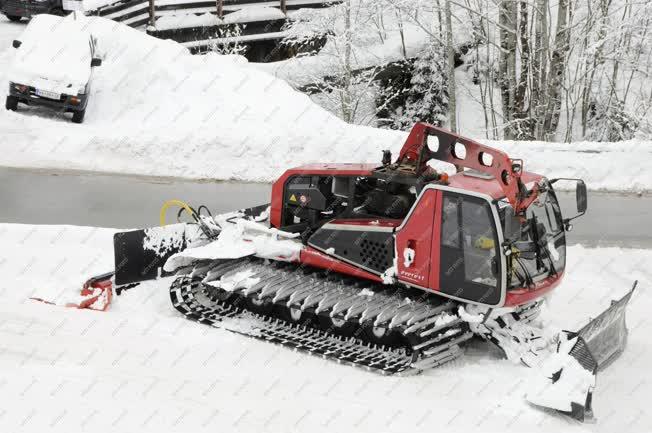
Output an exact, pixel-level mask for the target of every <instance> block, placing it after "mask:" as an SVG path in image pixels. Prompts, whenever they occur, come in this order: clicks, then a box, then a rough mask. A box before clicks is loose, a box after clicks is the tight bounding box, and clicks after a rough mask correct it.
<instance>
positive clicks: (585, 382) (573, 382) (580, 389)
mask: <svg viewBox="0 0 652 433" xmlns="http://www.w3.org/2000/svg"><path fill="white" fill-rule="evenodd" d="M576 342H577V338H572V339H570V340H564V341H562V342H561V343H560V346H559V351H558V352H557V353H554V354H552V355H551V356H550V357H549V358H548V359H546V360H545V361H544V362H543V364H542V365H541V366H540V367H539V368H540V374H539V375H537V376H535V377H533V378H532V379H531V380H530V383H529V386H530V391H529V392H528V393H527V395H526V398H527V400H528V401H529V402H530V403H533V404H536V405H539V406H544V407H550V408H554V409H557V410H563V411H567V412H570V411H571V409H572V406H571V402H574V403H578V404H581V405H583V404H584V403H585V401H586V397H587V394H588V392H589V391H591V390H593V388H594V387H595V376H594V375H593V373H592V372H590V371H588V370H586V369H585V368H584V367H582V366H581V365H580V363H579V362H578V361H577V360H576V359H575V358H573V357H572V356H570V355H569V352H570V351H571V349H572V348H573V345H574V344H575V343H576ZM560 369H561V375H560V377H559V380H557V381H556V382H555V383H554V384H553V383H552V382H551V380H550V378H551V377H553V374H555V373H557V372H558V371H559V370H560Z"/></svg>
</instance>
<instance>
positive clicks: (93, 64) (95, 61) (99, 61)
mask: <svg viewBox="0 0 652 433" xmlns="http://www.w3.org/2000/svg"><path fill="white" fill-rule="evenodd" d="M96 66H102V59H98V58H97V57H94V58H93V59H92V60H91V68H94V67H96Z"/></svg>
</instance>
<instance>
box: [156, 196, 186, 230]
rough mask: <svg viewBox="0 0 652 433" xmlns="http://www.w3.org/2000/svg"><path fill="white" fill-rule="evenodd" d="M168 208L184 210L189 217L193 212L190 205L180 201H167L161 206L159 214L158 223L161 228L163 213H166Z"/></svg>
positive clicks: (163, 219)
mask: <svg viewBox="0 0 652 433" xmlns="http://www.w3.org/2000/svg"><path fill="white" fill-rule="evenodd" d="M170 206H179V207H182V208H184V209H185V210H186V211H187V212H188V213H189V214H190V215H194V214H195V212H194V211H193V210H192V208H191V207H190V205H188V203H186V202H185V201H181V200H174V199H173V200H167V201H166V202H165V203H163V206H161V212H160V214H159V222H160V223H161V225H162V226H164V225H165V213H166V212H167V210H168V208H169V207H170Z"/></svg>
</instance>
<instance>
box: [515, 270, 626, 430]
mask: <svg viewBox="0 0 652 433" xmlns="http://www.w3.org/2000/svg"><path fill="white" fill-rule="evenodd" d="M636 285H637V282H634V285H633V287H632V289H631V290H630V291H629V292H628V293H627V294H626V295H625V296H623V297H622V298H620V299H619V300H617V301H612V302H611V306H610V307H609V308H607V309H606V310H605V311H603V312H602V313H601V314H600V315H599V316H598V317H596V318H595V319H593V320H591V321H589V323H587V324H586V325H585V326H584V327H583V328H582V329H580V330H579V331H577V332H569V331H565V332H564V334H562V335H561V336H560V341H559V343H558V346H557V353H555V354H553V355H552V356H551V357H550V358H549V359H547V360H546V361H545V362H544V364H543V365H542V366H541V367H542V373H543V376H542V377H540V378H538V379H539V380H537V381H535V382H534V383H533V388H534V389H533V390H532V391H531V392H530V393H529V394H528V395H527V399H528V401H530V402H531V403H533V404H536V405H538V406H543V407H549V408H552V409H556V410H559V411H561V412H564V413H566V414H568V415H570V416H572V417H573V418H575V419H578V420H580V421H584V420H585V419H586V418H592V417H593V411H592V407H591V403H592V394H593V389H594V388H595V382H596V375H597V372H598V371H600V370H603V369H605V368H606V367H607V366H609V364H611V363H612V362H613V361H614V360H615V359H616V358H617V357H618V356H619V355H620V354H621V353H622V352H623V351H624V350H625V345H626V344H627V334H628V331H627V326H626V323H625V312H626V309H627V304H628V303H629V300H630V299H631V297H632V293H633V292H634V289H635V288H636Z"/></svg>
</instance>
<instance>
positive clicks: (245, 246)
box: [163, 214, 303, 271]
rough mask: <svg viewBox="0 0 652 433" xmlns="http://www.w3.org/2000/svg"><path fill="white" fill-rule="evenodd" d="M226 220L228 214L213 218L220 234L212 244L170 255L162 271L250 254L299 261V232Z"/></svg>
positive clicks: (238, 220) (241, 220)
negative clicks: (204, 261) (195, 262)
mask: <svg viewBox="0 0 652 433" xmlns="http://www.w3.org/2000/svg"><path fill="white" fill-rule="evenodd" d="M228 219H229V214H225V215H220V216H216V222H217V223H218V224H219V226H220V227H221V228H222V231H221V232H220V234H219V236H218V237H217V239H216V240H215V241H212V242H209V243H207V244H205V245H202V246H198V247H193V248H187V249H185V250H183V251H181V252H179V253H176V254H174V255H172V257H170V258H169V259H168V261H167V262H166V263H165V265H164V267H163V268H164V269H165V270H166V271H173V270H175V269H177V268H179V267H181V266H186V265H188V264H190V263H193V262H194V261H196V260H204V259H210V260H216V259H238V258H241V257H246V256H252V255H255V256H257V257H261V258H268V259H280V260H287V261H294V260H297V259H298V258H299V253H300V252H301V250H302V249H303V245H302V244H301V242H299V241H298V240H294V239H295V238H297V237H298V236H299V235H300V233H288V232H284V231H282V230H278V229H276V228H270V227H268V226H266V225H264V224H262V223H260V222H256V221H250V220H245V219H243V218H236V219H231V220H229V221H227V220H228Z"/></svg>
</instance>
